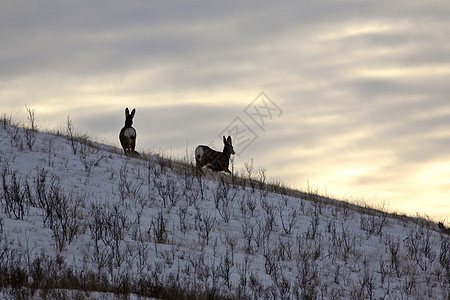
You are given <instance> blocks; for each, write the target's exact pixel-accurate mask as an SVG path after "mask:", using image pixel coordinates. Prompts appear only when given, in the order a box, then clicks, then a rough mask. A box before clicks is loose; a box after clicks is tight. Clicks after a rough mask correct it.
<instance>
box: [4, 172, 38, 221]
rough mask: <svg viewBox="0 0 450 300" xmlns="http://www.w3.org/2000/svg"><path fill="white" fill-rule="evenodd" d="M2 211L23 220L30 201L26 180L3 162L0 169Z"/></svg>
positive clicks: (29, 191)
mask: <svg viewBox="0 0 450 300" xmlns="http://www.w3.org/2000/svg"><path fill="white" fill-rule="evenodd" d="M1 181H2V193H1V195H2V198H3V200H4V201H3V211H4V212H5V213H6V214H7V215H8V216H9V217H14V218H15V219H17V220H23V218H24V216H25V215H27V214H28V212H29V208H30V204H31V203H32V196H31V189H30V185H29V184H28V180H27V179H26V178H23V177H22V176H20V175H19V174H18V171H15V170H14V171H13V170H11V169H10V168H9V166H8V165H7V164H5V165H4V166H3V168H2V170H1Z"/></svg>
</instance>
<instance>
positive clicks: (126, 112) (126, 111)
mask: <svg viewBox="0 0 450 300" xmlns="http://www.w3.org/2000/svg"><path fill="white" fill-rule="evenodd" d="M129 114H130V111H129V110H128V107H127V108H125V116H128V115H129Z"/></svg>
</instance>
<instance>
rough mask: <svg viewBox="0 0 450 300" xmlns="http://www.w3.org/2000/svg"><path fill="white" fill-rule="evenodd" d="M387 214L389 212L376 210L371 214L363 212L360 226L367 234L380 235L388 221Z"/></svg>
mask: <svg viewBox="0 0 450 300" xmlns="http://www.w3.org/2000/svg"><path fill="white" fill-rule="evenodd" d="M387 216H388V214H387V213H383V212H379V213H378V212H374V213H372V214H370V215H365V214H361V216H360V228H361V229H362V230H364V231H365V232H366V233H367V234H371V235H377V236H379V235H381V233H382V232H383V227H384V225H386V223H387Z"/></svg>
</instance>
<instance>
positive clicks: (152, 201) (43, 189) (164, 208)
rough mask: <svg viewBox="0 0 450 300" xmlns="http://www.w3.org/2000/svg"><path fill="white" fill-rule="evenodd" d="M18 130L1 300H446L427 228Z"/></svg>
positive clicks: (3, 172)
mask: <svg viewBox="0 0 450 300" xmlns="http://www.w3.org/2000/svg"><path fill="white" fill-rule="evenodd" d="M8 123H9V122H6V121H5V120H4V121H3V122H0V184H1V186H0V288H1V290H0V291H1V292H0V295H3V296H4V297H15V298H32V297H35V298H45V297H51V298H65V297H68V298H84V297H88V296H89V297H91V298H102V297H105V298H107V297H109V296H105V295H112V294H125V295H132V296H131V297H132V298H133V299H138V298H143V297H154V298H163V299H177V298H178V299H206V298H217V299H221V298H222V299H449V293H450V287H449V286H450V237H449V236H448V235H445V234H442V233H439V231H438V230H437V226H436V225H435V224H432V223H430V222H428V221H425V220H422V219H418V218H406V217H401V216H397V215H391V214H389V213H387V212H381V211H375V210H372V209H366V208H363V207H359V208H358V207H356V208H355V207H354V206H352V205H349V204H347V203H341V202H338V201H333V200H327V199H323V198H321V197H319V196H318V195H316V194H314V193H303V194H301V193H297V194H298V195H302V197H299V196H296V193H295V192H293V191H291V192H289V193H276V192H274V191H277V187H276V186H268V185H266V184H265V183H264V182H262V181H264V174H261V173H260V174H259V175H260V176H259V178H258V176H257V175H256V174H255V175H254V176H253V177H254V178H245V176H243V175H242V176H241V178H238V177H234V176H229V175H225V174H211V173H209V172H205V173H206V174H205V175H204V176H195V174H194V170H193V168H192V166H191V165H190V164H189V163H186V164H183V163H179V162H174V161H172V160H169V159H164V158H161V157H158V156H151V155H143V157H141V158H129V157H126V156H124V155H122V154H121V152H120V151H119V150H118V149H116V148H114V147H111V146H107V145H101V144H96V143H93V142H90V141H88V140H87V139H83V138H80V137H73V138H67V137H64V136H61V135H55V134H48V133H40V132H35V131H32V130H29V129H25V128H20V127H16V126H12V125H10V124H8ZM256 173H257V172H256ZM250 175H251V174H250ZM242 177H244V178H242ZM250 177H251V176H250ZM279 190H280V191H282V190H283V189H282V188H281V187H279Z"/></svg>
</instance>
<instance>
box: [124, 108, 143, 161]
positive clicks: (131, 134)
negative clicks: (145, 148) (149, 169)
mask: <svg viewBox="0 0 450 300" xmlns="http://www.w3.org/2000/svg"><path fill="white" fill-rule="evenodd" d="M135 113H136V109H134V108H133V110H132V111H131V114H130V111H129V110H128V107H127V108H125V126H124V127H123V128H122V129H121V130H120V133H119V140H120V144H121V145H122V148H123V151H124V152H125V155H139V153H137V152H136V151H134V148H135V146H136V136H137V134H136V129H134V128H133V126H132V125H133V117H134V114H135Z"/></svg>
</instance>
